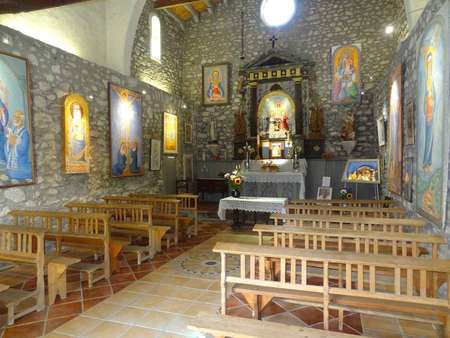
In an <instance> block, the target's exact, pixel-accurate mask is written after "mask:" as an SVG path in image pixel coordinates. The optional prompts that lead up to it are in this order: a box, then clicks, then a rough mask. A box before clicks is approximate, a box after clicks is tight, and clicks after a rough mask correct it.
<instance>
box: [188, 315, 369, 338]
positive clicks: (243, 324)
mask: <svg viewBox="0 0 450 338" xmlns="http://www.w3.org/2000/svg"><path fill="white" fill-rule="evenodd" d="M188 328H189V329H190V330H194V331H198V332H201V333H204V334H209V335H212V336H213V337H218V338H219V337H233V338H275V337H283V338H352V337H355V336H354V335H350V334H347V333H340V332H327V331H323V330H319V329H312V328H307V327H302V326H296V325H287V324H281V323H274V322H269V321H256V320H253V319H248V318H242V317H232V316H223V315H211V314H206V313H200V314H199V315H198V316H197V317H196V318H194V319H191V321H190V322H189V324H188ZM360 337H361V336H360Z"/></svg>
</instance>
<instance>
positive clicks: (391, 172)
mask: <svg viewBox="0 0 450 338" xmlns="http://www.w3.org/2000/svg"><path fill="white" fill-rule="evenodd" d="M402 87H403V86H402V66H401V65H399V66H397V67H396V68H395V69H394V71H393V73H392V75H391V79H390V96H389V125H388V146H387V152H388V165H387V188H388V190H389V191H390V192H393V193H395V194H397V195H401V194H402V170H403V101H402V91H403V90H402Z"/></svg>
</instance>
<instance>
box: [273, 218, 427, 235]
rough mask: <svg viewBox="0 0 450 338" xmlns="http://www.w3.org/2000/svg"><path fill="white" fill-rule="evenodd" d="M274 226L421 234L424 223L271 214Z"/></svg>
mask: <svg viewBox="0 0 450 338" xmlns="http://www.w3.org/2000/svg"><path fill="white" fill-rule="evenodd" d="M271 219H272V220H273V221H274V224H275V225H288V226H296V227H312V228H315V229H317V228H322V229H341V230H353V231H385V232H417V233H418V232H422V231H423V229H424V227H425V226H426V224H427V223H426V222H425V221H424V220H422V219H417V218H372V217H348V216H344V217H342V216H320V215H280V214H272V215H271Z"/></svg>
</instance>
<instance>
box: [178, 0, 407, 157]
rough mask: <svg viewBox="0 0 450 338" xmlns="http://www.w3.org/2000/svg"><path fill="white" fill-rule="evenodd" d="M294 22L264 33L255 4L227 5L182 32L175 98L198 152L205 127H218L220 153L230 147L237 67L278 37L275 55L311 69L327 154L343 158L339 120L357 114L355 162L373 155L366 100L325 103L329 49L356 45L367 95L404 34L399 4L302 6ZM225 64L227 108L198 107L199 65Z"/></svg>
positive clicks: (321, 1)
mask: <svg viewBox="0 0 450 338" xmlns="http://www.w3.org/2000/svg"><path fill="white" fill-rule="evenodd" d="M299 3H300V4H301V5H300V8H299V12H298V14H297V15H296V16H295V17H294V19H293V21H292V22H290V23H289V24H288V25H287V26H285V27H282V28H280V29H270V28H268V27H266V26H265V25H264V24H263V23H262V21H261V20H260V16H259V11H260V7H259V5H260V1H258V0H246V1H231V2H228V4H229V5H227V6H226V5H220V6H218V8H217V9H216V14H215V15H209V14H207V13H202V14H201V20H200V23H194V22H190V23H189V24H188V25H187V29H186V32H185V34H184V41H183V56H182V59H183V65H182V66H183V72H182V95H183V98H184V99H185V100H188V101H189V102H190V103H192V104H194V105H196V106H197V107H198V112H197V114H196V117H197V118H196V124H197V130H198V133H197V142H198V153H197V154H200V153H201V152H202V151H203V150H206V149H207V142H208V134H207V126H208V124H209V121H210V120H211V119H214V120H215V121H216V122H217V127H218V132H217V134H218V139H219V140H218V141H219V145H220V146H221V148H222V149H223V152H224V153H227V154H229V153H231V152H232V148H233V143H232V142H233V136H234V131H233V126H234V114H235V112H236V111H237V110H238V108H239V104H240V98H239V96H237V95H236V94H235V93H236V89H237V80H238V71H239V68H240V67H242V66H243V65H244V64H247V63H249V62H251V61H252V60H255V59H257V58H258V57H259V56H260V55H262V54H265V53H266V52H268V51H269V50H270V49H271V42H270V41H269V38H270V37H271V36H272V35H273V34H276V35H277V37H278V39H279V40H278V42H277V47H276V48H277V50H279V51H280V52H283V53H285V54H291V55H295V56H298V57H303V58H306V59H309V60H311V61H314V62H315V63H316V68H315V74H314V78H315V79H314V83H313V90H314V93H315V94H316V95H317V96H318V97H319V98H320V101H321V104H322V105H323V107H324V110H325V121H326V122H325V129H326V131H325V134H326V137H327V150H328V151H330V152H333V153H334V154H335V155H336V156H343V155H344V153H343V150H342V148H341V145H340V138H339V133H340V130H341V126H342V122H343V115H344V113H345V112H347V111H348V110H353V111H355V112H356V115H357V116H356V121H357V125H356V130H357V140H358V145H357V148H356V149H355V152H354V154H353V155H354V156H376V155H377V152H378V149H377V147H376V128H375V123H374V121H373V119H371V116H372V114H373V112H372V110H371V98H370V97H368V98H366V99H365V100H363V104H362V105H354V106H345V107H342V106H333V105H331V103H330V93H331V70H330V68H331V66H330V58H331V57H330V49H331V48H332V47H333V46H336V45H341V44H347V43H361V44H362V48H363V49H362V82H363V85H364V88H365V90H366V91H370V89H371V88H373V87H374V85H375V84H376V83H378V82H379V81H380V80H381V79H382V77H383V75H384V73H385V70H386V67H387V66H388V65H389V62H390V60H391V59H392V57H393V54H394V52H395V51H396V49H397V46H398V42H399V40H400V39H401V37H403V35H404V34H405V31H406V17H405V14H404V8H403V1H400V0H367V1H339V0H332V1H330V0H314V1H313V0H305V1H301V2H299ZM242 6H245V13H244V18H245V33H244V38H245V59H244V60H241V59H240V54H241V39H240V36H241V31H240V27H241V19H240V18H241V9H242ZM389 23H394V24H395V25H396V27H397V32H396V34H394V36H386V35H385V34H384V28H385V26H386V25H387V24H389ZM218 62H230V63H232V65H233V66H232V84H233V91H232V92H233V97H232V101H231V102H232V104H231V105H228V106H216V107H208V108H203V107H201V106H200V102H201V88H202V86H201V78H202V76H201V72H202V64H207V63H218Z"/></svg>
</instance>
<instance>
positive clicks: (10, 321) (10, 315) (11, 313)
mask: <svg viewBox="0 0 450 338" xmlns="http://www.w3.org/2000/svg"><path fill="white" fill-rule="evenodd" d="M14 307H15V306H14V304H10V305H8V325H13V324H14Z"/></svg>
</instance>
